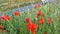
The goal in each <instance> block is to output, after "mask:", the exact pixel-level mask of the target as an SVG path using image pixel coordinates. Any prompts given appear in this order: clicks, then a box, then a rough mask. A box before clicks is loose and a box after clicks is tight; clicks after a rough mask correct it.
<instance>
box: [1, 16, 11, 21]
mask: <svg viewBox="0 0 60 34" xmlns="http://www.w3.org/2000/svg"><path fill="white" fill-rule="evenodd" d="M1 18H2V19H4V20H5V21H7V20H11V17H10V16H1Z"/></svg>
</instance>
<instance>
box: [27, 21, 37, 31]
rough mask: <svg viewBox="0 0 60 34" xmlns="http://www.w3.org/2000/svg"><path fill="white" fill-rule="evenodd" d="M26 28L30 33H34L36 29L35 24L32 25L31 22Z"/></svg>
mask: <svg viewBox="0 0 60 34" xmlns="http://www.w3.org/2000/svg"><path fill="white" fill-rule="evenodd" d="M27 28H28V30H30V31H32V32H33V31H35V30H36V29H37V25H36V24H34V23H32V22H29V23H28V24H27Z"/></svg>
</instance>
